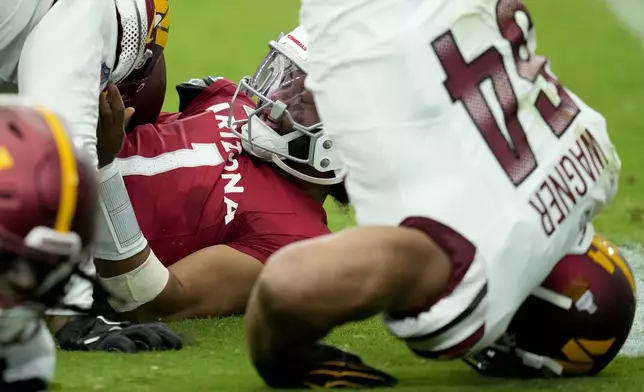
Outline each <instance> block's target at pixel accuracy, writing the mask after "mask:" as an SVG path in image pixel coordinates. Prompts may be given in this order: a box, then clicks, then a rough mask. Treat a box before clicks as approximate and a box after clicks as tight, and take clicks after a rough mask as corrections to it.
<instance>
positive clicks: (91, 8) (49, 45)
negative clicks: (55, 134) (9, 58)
mask: <svg viewBox="0 0 644 392" xmlns="http://www.w3.org/2000/svg"><path fill="white" fill-rule="evenodd" d="M113 3H114V2H113V1H111V2H110V1H106V0H92V1H76V0H58V2H57V3H56V4H55V6H54V7H52V9H51V10H49V11H48V12H47V14H46V15H45V16H44V17H43V19H42V20H41V21H40V22H39V23H38V25H37V26H36V27H35V28H34V29H33V30H32V32H31V33H30V35H29V37H28V38H27V40H26V42H25V45H24V47H23V50H22V53H21V56H20V62H19V65H18V86H19V90H20V94H21V95H24V96H27V97H29V98H31V99H33V100H35V101H36V102H37V103H39V104H42V105H44V106H45V107H46V108H48V109H50V110H52V111H54V112H56V113H58V114H59V115H61V116H62V117H63V118H64V119H65V120H66V121H67V122H68V124H69V126H70V129H71V132H73V133H74V135H75V136H76V137H77V138H78V139H77V140H78V141H79V147H81V146H82V147H81V148H82V150H83V151H86V152H87V153H88V154H89V156H90V158H91V159H92V161H93V162H94V163H98V157H97V153H96V124H97V122H98V97H99V94H100V92H101V90H102V87H103V86H102V85H101V84H102V82H103V84H106V83H107V75H105V72H109V67H110V66H113V64H105V63H104V62H103V60H104V59H106V58H107V59H111V60H112V62H113V59H114V57H115V55H116V34H117V30H116V29H117V27H116V17H115V12H116V10H115V8H114V7H115V6H114V4H113ZM110 4H111V5H110ZM111 15H114V17H111ZM112 19H113V20H112ZM112 35H113V36H112ZM110 45H113V46H114V47H112V48H108V47H107V46H110ZM106 67H107V68H106ZM102 74H103V77H102ZM101 79H103V81H102V80H101Z"/></svg>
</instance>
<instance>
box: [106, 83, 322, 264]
mask: <svg viewBox="0 0 644 392" xmlns="http://www.w3.org/2000/svg"><path fill="white" fill-rule="evenodd" d="M236 88H237V87H236V85H235V84H234V83H232V82H230V81H228V80H223V79H221V80H218V81H217V82H215V83H213V84H212V85H211V86H209V87H208V88H207V89H206V90H204V91H203V92H202V93H201V94H200V95H199V96H198V97H197V98H196V99H195V100H194V101H193V102H192V103H191V104H190V105H189V106H188V107H187V108H186V110H185V111H184V112H182V113H176V114H169V113H166V114H163V115H162V116H161V117H160V118H159V121H158V122H157V123H155V124H146V125H141V126H138V127H136V128H135V129H134V130H133V131H132V132H131V133H130V134H129V135H128V136H127V139H126V141H125V145H124V146H123V150H122V151H121V153H120V154H119V158H118V162H119V165H120V168H121V173H122V174H123V177H124V179H125V185H126V187H127V189H128V193H129V195H130V199H131V200H132V205H133V207H134V211H135V213H136V216H137V219H138V221H139V225H140V226H141V230H142V231H143V234H145V236H146V238H147V239H148V242H149V244H150V247H151V248H152V250H154V252H155V254H156V255H157V256H158V257H159V259H160V260H161V261H162V262H163V263H164V264H165V265H166V266H168V265H171V264H173V263H175V262H176V261H178V260H180V259H181V258H183V257H186V256H188V255H190V254H191V253H193V252H196V251H198V250H200V249H203V248H206V247H208V246H212V245H219V244H223V245H227V246H230V247H232V248H234V249H237V250H239V251H241V252H244V253H246V254H248V255H250V256H253V257H255V258H257V259H258V260H260V261H261V262H264V261H266V259H267V258H268V257H269V256H270V255H271V254H272V253H273V252H275V251H276V250H278V249H279V248H281V247H283V246H285V245H287V244H290V243H292V242H295V241H298V240H302V239H306V238H311V237H316V236H320V235H323V234H327V233H329V229H328V228H327V226H326V213H325V211H324V209H323V208H322V206H321V205H320V203H318V202H317V201H315V200H314V199H313V198H311V197H310V196H309V195H308V194H306V193H305V192H303V191H302V190H301V189H299V188H298V187H296V186H295V185H293V184H291V183H290V182H289V181H287V180H286V179H285V178H283V177H281V176H280V175H278V174H277V173H275V172H274V171H273V170H274V169H273V167H272V166H271V165H269V164H264V163H257V162H254V161H253V160H251V158H250V157H249V156H248V155H246V154H242V147H241V141H240V140H239V138H238V137H236V136H235V135H234V134H233V133H232V132H230V129H229V128H228V121H227V118H228V113H229V108H230V104H229V103H230V101H231V99H232V96H233V94H234V93H235V90H236ZM238 102H240V103H239V104H238V106H236V107H235V108H234V111H235V112H234V113H235V116H236V117H238V118H243V116H245V115H246V114H245V111H244V109H243V104H242V103H241V102H245V104H247V105H249V106H254V103H253V102H252V101H251V100H250V99H243V100H240V101H238Z"/></svg>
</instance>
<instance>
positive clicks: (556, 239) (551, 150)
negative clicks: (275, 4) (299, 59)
mask: <svg viewBox="0 0 644 392" xmlns="http://www.w3.org/2000/svg"><path fill="white" fill-rule="evenodd" d="M340 15H341V17H340ZM301 20H302V24H303V26H304V27H305V28H306V29H307V30H308V33H309V50H310V57H309V59H308V66H309V74H308V77H307V81H306V82H307V87H308V88H309V89H310V90H311V91H312V92H313V93H314V95H315V100H316V104H317V106H318V110H319V112H320V115H321V117H322V119H323V120H324V124H325V133H326V134H327V135H329V136H330V137H331V138H333V139H334V141H335V145H336V147H337V148H338V149H339V152H340V155H341V158H342V160H343V161H344V163H345V164H346V166H347V170H348V173H349V174H348V176H347V179H346V187H347V191H348V193H349V196H350V199H351V202H352V205H353V206H354V207H355V211H356V218H357V220H358V223H359V224H360V225H382V224H385V225H400V224H403V225H406V226H412V227H416V228H418V229H420V230H423V231H425V232H427V234H428V235H429V236H430V237H431V238H432V239H433V240H434V241H435V242H436V243H437V244H438V245H439V246H441V247H442V248H443V249H444V250H445V252H446V253H447V254H448V255H449V256H450V257H451V259H452V262H453V278H454V279H453V282H452V285H450V286H451V287H450V289H449V291H448V292H447V293H446V296H445V297H443V298H442V299H441V300H440V301H439V302H437V303H436V304H435V305H434V306H432V307H431V308H430V309H429V310H427V311H426V312H423V313H421V314H419V315H413V316H396V317H394V316H393V315H386V316H385V320H386V321H387V323H388V325H389V327H390V329H391V331H392V332H393V333H394V334H395V335H397V336H399V337H400V338H403V339H406V341H407V343H408V345H409V346H410V347H411V348H412V349H413V350H414V351H415V352H417V353H419V354H422V355H427V356H442V355H447V356H452V355H463V354H465V353H466V352H467V351H473V350H474V351H475V350H478V349H480V348H482V347H484V346H488V345H490V344H491V343H493V342H494V341H495V340H496V339H497V338H499V337H500V336H501V334H502V333H503V332H504V331H505V329H506V328H507V326H508V324H509V322H510V320H511V318H512V317H513V315H514V313H515V312H516V310H517V309H518V308H519V307H520V306H521V304H522V303H523V301H524V300H525V298H526V297H527V296H528V295H530V293H531V291H533V290H534V289H535V288H537V287H538V286H539V285H540V284H541V282H542V281H543V280H544V279H545V278H546V277H547V275H548V274H549V273H550V271H551V269H552V268H553V266H554V265H555V264H556V262H557V261H558V260H559V259H561V258H562V256H563V255H564V254H566V253H569V252H577V251H580V250H581V249H585V248H586V247H587V246H588V244H589V243H590V240H591V239H592V233H593V228H592V224H591V223H590V220H591V218H592V217H593V216H594V215H595V214H597V213H598V212H599V211H600V210H601V209H602V208H603V206H604V205H605V204H606V203H608V202H609V201H610V200H611V199H612V197H613V195H614V193H615V192H616V187H617V179H618V175H619V171H620V168H621V162H620V160H619V158H618V156H617V154H616V152H615V150H614V148H613V145H612V143H611V141H610V140H609V138H608V135H607V132H606V123H605V120H604V118H603V117H602V116H601V115H600V114H599V113H597V112H595V111H594V110H592V109H591V108H590V107H588V106H587V105H586V104H584V103H583V102H582V101H581V100H580V99H579V98H578V97H576V96H575V95H574V94H572V93H571V92H570V91H568V90H566V89H564V88H562V87H561V86H560V85H559V84H558V83H557V82H556V80H555V78H554V76H553V75H552V74H551V73H550V71H549V68H548V64H547V62H546V59H545V58H543V57H540V56H537V55H536V54H535V52H534V51H535V47H536V42H535V36H534V30H533V26H532V22H531V20H530V17H529V14H528V13H527V10H526V9H525V7H524V6H523V4H522V3H521V2H520V1H519V0H434V1H426V0H398V1H390V0H370V1H366V0H324V1H322V0H304V1H303V6H302V14H301ZM578 248H579V249H578Z"/></svg>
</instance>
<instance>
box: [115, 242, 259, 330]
mask: <svg viewBox="0 0 644 392" xmlns="http://www.w3.org/2000/svg"><path fill="white" fill-rule="evenodd" d="M262 268H263V264H262V263H261V262H260V261H259V260H257V259H255V258H254V257H252V256H249V255H247V254H244V253H242V252H240V251H238V250H235V249H233V248H230V247H227V246H225V245H215V246H212V247H208V248H205V249H202V250H200V251H197V252H195V253H193V254H191V255H189V256H187V257H186V258H184V259H182V260H179V261H178V262H176V263H174V264H173V265H172V266H171V267H170V268H169V271H170V277H169V279H168V283H167V284H166V286H165V288H164V289H163V291H162V292H161V294H159V295H158V296H157V297H156V298H154V299H153V300H152V301H150V302H148V303H146V304H144V305H141V306H140V307H139V308H137V309H136V310H134V311H133V312H131V313H128V314H126V315H125V317H126V318H128V319H130V320H133V321H139V322H141V321H150V320H158V319H164V320H178V319H186V318H195V317H219V316H229V315H232V314H240V313H243V312H244V310H245V308H246V303H247V302H248V297H249V295H250V292H251V289H252V288H253V284H254V283H255V280H256V279H257V276H259V273H260V271H261V270H262Z"/></svg>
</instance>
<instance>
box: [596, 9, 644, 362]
mask: <svg viewBox="0 0 644 392" xmlns="http://www.w3.org/2000/svg"><path fill="white" fill-rule="evenodd" d="M604 1H605V2H606V4H607V5H608V6H609V8H610V9H611V10H612V11H613V12H614V13H615V15H616V16H617V19H619V20H620V21H621V22H622V23H623V24H624V27H626V28H627V29H628V30H630V32H631V33H632V34H633V35H634V36H635V37H637V38H639V40H640V41H641V42H642V44H643V45H644V18H643V16H644V0H604ZM643 49H644V48H643ZM622 251H623V252H624V256H625V258H626V260H628V262H629V264H630V265H631V268H632V269H633V274H634V275H635V278H636V280H637V291H638V294H639V295H638V300H637V312H636V314H635V322H634V324H633V328H632V329H631V334H630V336H629V337H628V340H627V341H626V343H625V344H624V347H623V348H622V351H621V352H620V354H621V355H625V356H637V357H641V356H644V292H643V290H644V246H642V245H641V244H636V245H630V246H624V247H623V249H622Z"/></svg>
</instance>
